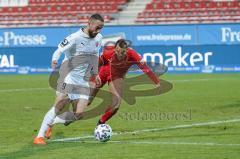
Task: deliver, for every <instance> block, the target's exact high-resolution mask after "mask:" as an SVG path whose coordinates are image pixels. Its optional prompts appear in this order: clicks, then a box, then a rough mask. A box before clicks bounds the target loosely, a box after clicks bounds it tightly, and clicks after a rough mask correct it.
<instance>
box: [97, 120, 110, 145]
mask: <svg viewBox="0 0 240 159" xmlns="http://www.w3.org/2000/svg"><path fill="white" fill-rule="evenodd" d="M94 136H95V138H96V139H97V140H98V141H100V142H107V141H108V140H110V139H111V137H112V128H111V127H110V126H109V125H107V124H100V125H98V126H97V127H96V128H95V131H94Z"/></svg>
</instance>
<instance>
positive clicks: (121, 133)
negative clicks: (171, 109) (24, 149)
mask: <svg viewBox="0 0 240 159" xmlns="http://www.w3.org/2000/svg"><path fill="white" fill-rule="evenodd" d="M234 122H240V119H231V120H221V121H210V122H203V123H193V124H188V125H175V126H169V127H165V128H154V129H142V130H134V131H126V132H116V133H113V135H126V134H137V133H143V132H155V131H165V130H174V129H183V128H192V127H197V126H208V125H217V124H223V123H234ZM89 138H94V137H93V135H91V136H90V135H88V136H81V137H74V138H63V139H55V140H50V141H52V142H58V141H59V142H61V141H63V142H64V141H76V140H80V139H89Z"/></svg>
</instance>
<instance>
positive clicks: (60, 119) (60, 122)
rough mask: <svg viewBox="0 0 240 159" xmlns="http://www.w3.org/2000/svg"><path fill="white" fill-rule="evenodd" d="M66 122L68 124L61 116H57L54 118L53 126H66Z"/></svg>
mask: <svg viewBox="0 0 240 159" xmlns="http://www.w3.org/2000/svg"><path fill="white" fill-rule="evenodd" d="M65 122H66V120H65V119H63V118H61V117H59V116H56V117H55V118H54V121H53V123H52V125H54V124H64V123H65Z"/></svg>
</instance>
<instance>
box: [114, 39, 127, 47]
mask: <svg viewBox="0 0 240 159" xmlns="http://www.w3.org/2000/svg"><path fill="white" fill-rule="evenodd" d="M117 46H119V47H120V48H127V47H128V44H127V42H126V41H125V40H124V39H119V40H118V41H117V42H116V43H115V47H117Z"/></svg>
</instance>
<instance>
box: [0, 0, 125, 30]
mask: <svg viewBox="0 0 240 159" xmlns="http://www.w3.org/2000/svg"><path fill="white" fill-rule="evenodd" d="M127 2H128V0H111V1H109V0H91V1H89V0H29V5H28V6H26V7H2V8H1V7H0V25H7V26H11V25H12V26H16V25H23V24H24V25H25V24H26V25H49V24H50V25H52V24H67V25H68V24H80V23H85V22H86V21H87V20H88V18H89V15H91V14H92V13H100V14H102V15H103V16H104V19H105V22H106V23H108V22H110V21H111V20H112V19H113V17H114V15H115V14H118V12H119V8H121V5H123V4H125V3H127ZM6 19H7V21H6Z"/></svg>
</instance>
